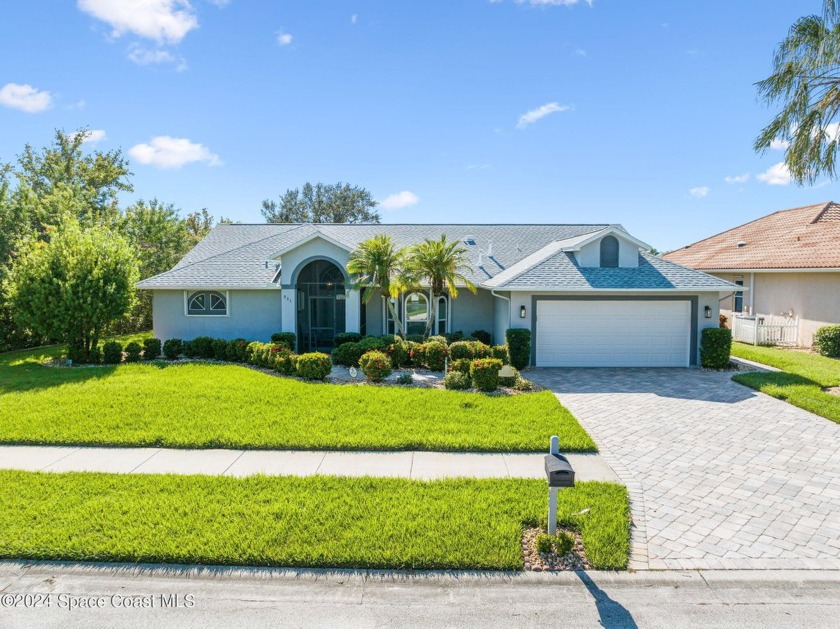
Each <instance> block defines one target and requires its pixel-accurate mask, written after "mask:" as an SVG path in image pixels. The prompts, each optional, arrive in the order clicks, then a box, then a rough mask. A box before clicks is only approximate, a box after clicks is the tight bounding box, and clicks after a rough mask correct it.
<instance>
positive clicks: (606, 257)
mask: <svg viewBox="0 0 840 629" xmlns="http://www.w3.org/2000/svg"><path fill="white" fill-rule="evenodd" d="M601 267H603V268H608V269H615V268H618V238H616V237H615V236H604V237H603V238H601Z"/></svg>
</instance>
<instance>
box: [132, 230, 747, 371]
mask: <svg viewBox="0 0 840 629" xmlns="http://www.w3.org/2000/svg"><path fill="white" fill-rule="evenodd" d="M379 233H384V234H387V235H389V236H390V237H391V238H392V239H393V241H394V242H395V244H396V245H398V246H408V245H411V244H414V243H418V242H422V241H423V240H424V239H432V240H437V239H439V238H440V237H441V235H443V234H445V235H446V236H447V239H449V240H450V241H452V240H457V241H460V242H461V243H462V244H463V247H464V248H465V249H466V250H467V251H468V257H469V259H470V261H471V266H472V269H471V270H468V271H467V275H468V277H469V278H470V280H471V281H472V282H473V283H474V284H475V285H476V286H477V287H478V292H477V293H476V294H472V293H470V292H469V291H466V290H461V291H458V296H457V298H456V299H450V297H449V296H448V295H445V296H443V297H441V298H440V305H439V308H438V320H437V321H436V322H435V326H434V330H435V332H436V333H445V332H451V331H456V330H462V331H463V332H464V333H465V334H466V335H470V334H471V333H472V332H473V331H474V330H486V331H488V332H490V333H491V335H492V337H493V342H494V343H504V342H505V330H506V329H507V328H511V327H513V328H528V329H530V330H531V331H532V358H531V362H532V364H534V365H538V366H587V367H603V366H680V367H687V366H689V365H695V364H697V362H698V356H699V348H698V345H699V337H700V331H701V330H702V329H703V328H706V327H715V326H717V325H718V302H719V299H720V296H721V294H726V293H731V292H732V291H733V290H734V289H735V287H734V286H733V285H732V284H731V283H730V282H727V281H724V280H721V279H719V278H715V277H712V276H710V275H707V274H705V273H702V272H698V271H694V270H691V269H688V268H686V267H684V266H681V265H679V264H676V263H674V262H671V261H668V260H663V259H661V258H658V257H656V256H654V255H651V254H649V253H647V251H648V250H649V249H650V247H649V246H648V245H646V244H645V243H643V242H641V241H640V240H637V239H636V238H634V237H633V236H631V235H630V234H629V233H627V232H626V231H625V230H624V228H622V227H621V226H620V225H606V224H604V225H388V224H342V225H337V224H265V225H241V224H224V225H219V226H217V227H216V228H215V229H213V231H212V232H211V233H210V234H209V235H208V236H207V237H206V238H205V239H204V240H203V241H202V242H201V243H199V244H198V246H196V248H195V249H193V250H192V251H191V252H190V253H188V254H187V255H186V256H185V257H184V259H183V260H181V261H180V262H179V263H178V264H177V265H176V266H175V267H174V268H173V269H172V270H170V271H167V272H165V273H161V274H160V275H156V276H154V277H150V278H148V279H145V280H143V281H141V282H140V283H139V285H138V286H139V288H141V289H146V290H151V291H152V292H153V308H154V330H155V334H156V336H158V337H160V338H162V339H167V338H181V339H191V338H194V337H196V336H202V335H207V336H213V337H220V338H227V339H232V338H237V337H242V338H246V339H249V340H267V339H268V337H269V336H270V335H271V334H272V333H274V332H277V331H288V332H294V333H296V334H297V342H298V348H297V349H298V351H301V352H302V351H312V350H321V351H329V350H330V348H331V347H332V346H333V339H334V337H335V335H336V334H337V333H339V332H345V331H347V332H361V333H363V334H372V335H382V334H387V333H393V332H394V321H393V320H390V318H389V317H390V315H389V310H388V309H387V308H386V307H385V301H384V299H382V298H381V297H380V296H379V295H378V294H374V295H373V296H372V298H371V299H369V300H368V299H364V298H363V295H362V294H361V291H360V290H356V289H355V288H353V282H352V281H351V278H350V277H348V274H347V271H346V268H345V267H346V264H347V261H348V258H349V256H350V253H351V252H352V251H353V249H354V248H355V247H356V246H357V245H359V243H361V242H363V241H364V240H367V239H369V238H371V237H373V236H374V235H376V234H379ZM362 290H365V289H362ZM396 306H397V308H396V310H397V311H398V314H399V317H400V318H401V319H402V320H403V321H404V322H405V323H406V326H407V333H408V334H414V333H421V332H422V331H423V328H424V326H425V323H426V321H427V320H428V317H429V316H430V315H429V313H430V311H431V309H430V308H429V300H428V294H427V293H423V292H414V293H411V294H407V295H404V296H402V297H401V298H400V299H399V303H397V304H396Z"/></svg>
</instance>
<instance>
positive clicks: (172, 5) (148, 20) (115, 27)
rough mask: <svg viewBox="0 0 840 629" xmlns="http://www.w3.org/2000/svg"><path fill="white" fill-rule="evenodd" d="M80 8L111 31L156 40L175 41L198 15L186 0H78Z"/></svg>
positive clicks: (114, 35) (188, 29)
mask: <svg viewBox="0 0 840 629" xmlns="http://www.w3.org/2000/svg"><path fill="white" fill-rule="evenodd" d="M77 5H78V7H79V9H80V10H81V11H84V12H85V13H87V14H88V15H91V16H93V17H95V18H96V19H98V20H102V21H103V22H105V23H107V24H109V25H110V26H111V29H112V30H111V35H112V36H113V37H120V36H121V35H124V34H126V33H134V34H135V35H138V36H140V37H145V38H147V39H153V40H154V41H156V42H158V43H169V44H177V43H178V42H180V41H181V40H182V39H183V38H184V36H185V35H186V34H187V33H189V32H190V31H191V30H193V29H194V28H198V18H197V17H196V15H195V11H194V9H193V7H192V5H191V4H190V3H189V1H188V0H78V1H77Z"/></svg>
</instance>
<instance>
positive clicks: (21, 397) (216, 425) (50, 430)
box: [0, 348, 597, 452]
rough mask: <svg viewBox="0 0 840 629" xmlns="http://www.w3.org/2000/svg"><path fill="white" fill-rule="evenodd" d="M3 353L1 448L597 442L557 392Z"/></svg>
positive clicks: (466, 446)
mask: <svg viewBox="0 0 840 629" xmlns="http://www.w3.org/2000/svg"><path fill="white" fill-rule="evenodd" d="M57 354H58V349H57V348H52V349H42V350H35V351H30V352H17V353H11V354H5V355H0V443H6V444H50V445H102V446H160V447H173V448H251V449H300V450H304V449H319V450H439V451H473V452H537V451H541V450H543V449H545V447H546V444H547V442H548V438H549V437H550V436H551V435H553V434H556V435H558V436H559V437H560V447H561V449H563V450H564V451H568V452H594V451H596V450H597V448H596V446H595V443H594V442H593V441H592V439H591V438H590V437H589V436H588V435H587V434H586V432H585V431H584V429H583V428H582V427H581V426H580V424H578V422H577V420H576V419H575V418H574V417H573V416H572V415H571V414H570V413H569V412H568V411H567V410H566V409H565V408H564V407H563V406H561V405H560V403H559V402H558V401H557V398H556V397H555V396H554V395H552V394H551V393H550V392H548V391H543V392H538V393H533V394H530V395H515V396H489V395H477V394H474V393H468V392H461V391H445V390H437V389H422V388H413V387H399V386H371V387H361V386H358V387H357V386H345V385H334V384H323V383H318V384H311V383H306V382H301V381H299V380H295V379H291V378H276V377H272V376H269V375H267V374H264V373H260V372H258V371H255V370H253V369H249V368H247V367H244V366H238V365H233V364H207V363H200V362H194V363H189V364H167V363H163V362H157V361H154V362H145V363H136V364H123V365H119V366H103V367H99V368H96V369H93V368H91V369H52V368H48V367H44V366H42V365H41V364H40V363H41V362H43V361H45V360H48V359H49V358H50V357H54V356H55V355H57Z"/></svg>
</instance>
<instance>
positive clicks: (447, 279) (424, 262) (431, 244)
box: [405, 234, 477, 336]
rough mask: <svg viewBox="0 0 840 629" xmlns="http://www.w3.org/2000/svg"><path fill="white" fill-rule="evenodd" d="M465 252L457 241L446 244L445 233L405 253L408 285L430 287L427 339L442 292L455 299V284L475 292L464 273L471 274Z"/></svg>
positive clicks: (426, 240)
mask: <svg viewBox="0 0 840 629" xmlns="http://www.w3.org/2000/svg"><path fill="white" fill-rule="evenodd" d="M466 254H467V250H466V249H465V248H464V247H462V246H460V243H459V242H458V241H455V242H447V241H446V234H444V235H442V236H441V237H440V240H429V239H428V238H427V239H425V240H424V241H423V242H421V243H418V244H416V245H413V246H412V247H411V248H410V249H409V251H408V257H407V260H406V264H405V267H406V274H407V278H409V279H408V282H407V283H408V284H410V285H413V286H418V287H419V286H423V285H428V286H429V297H430V301H431V312H430V315H429V320H428V321H426V331H425V332H424V335H425V336H429V334H430V332H431V331H432V325H434V323H435V322H436V321H437V308H438V299H439V298H440V297H441V296H442V295H443V291H444V289H446V290H448V291H449V296H450V297H451V298H452V299H455V298H456V297H458V284H461V285H462V286H464V287H466V289H467V290H469V291H471V292H472V293H475V292H476V291H477V289H476V287H475V285H474V284H473V283H472V282H471V281H470V280H469V278H467V277H466V276H465V275H464V271H472V267H471V266H470V263H469V260H468V259H467V255H466Z"/></svg>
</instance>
